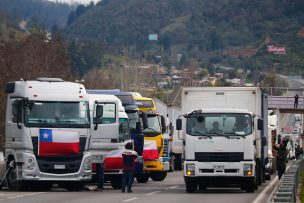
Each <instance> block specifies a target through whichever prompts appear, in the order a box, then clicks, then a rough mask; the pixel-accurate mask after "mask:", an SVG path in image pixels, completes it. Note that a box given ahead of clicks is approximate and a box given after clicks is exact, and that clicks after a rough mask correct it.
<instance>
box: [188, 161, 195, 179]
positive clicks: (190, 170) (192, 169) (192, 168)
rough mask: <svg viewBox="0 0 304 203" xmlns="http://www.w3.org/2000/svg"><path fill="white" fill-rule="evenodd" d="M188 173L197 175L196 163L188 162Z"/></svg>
mask: <svg viewBox="0 0 304 203" xmlns="http://www.w3.org/2000/svg"><path fill="white" fill-rule="evenodd" d="M186 174H187V175H188V176H193V175H195V164H186Z"/></svg>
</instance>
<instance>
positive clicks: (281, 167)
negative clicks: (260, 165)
mask: <svg viewBox="0 0 304 203" xmlns="http://www.w3.org/2000/svg"><path fill="white" fill-rule="evenodd" d="M287 143H288V140H283V141H282V142H281V143H280V145H279V146H277V145H276V146H275V147H274V149H276V150H277V151H278V152H277V157H276V167H277V171H278V176H279V180H280V179H281V177H282V175H283V174H284V173H285V170H286V162H287V154H288V151H287V149H286V146H287Z"/></svg>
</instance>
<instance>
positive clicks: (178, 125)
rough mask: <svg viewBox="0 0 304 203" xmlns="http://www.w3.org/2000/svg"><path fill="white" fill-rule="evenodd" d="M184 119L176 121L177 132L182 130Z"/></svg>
mask: <svg viewBox="0 0 304 203" xmlns="http://www.w3.org/2000/svg"><path fill="white" fill-rule="evenodd" d="M182 124H183V123H182V119H180V118H179V119H176V130H182Z"/></svg>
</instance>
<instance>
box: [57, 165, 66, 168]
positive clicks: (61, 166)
mask: <svg viewBox="0 0 304 203" xmlns="http://www.w3.org/2000/svg"><path fill="white" fill-rule="evenodd" d="M54 169H65V165H54Z"/></svg>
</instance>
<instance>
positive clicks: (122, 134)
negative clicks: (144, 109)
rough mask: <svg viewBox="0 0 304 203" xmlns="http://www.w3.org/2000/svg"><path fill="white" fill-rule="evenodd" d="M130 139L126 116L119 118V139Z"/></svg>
mask: <svg viewBox="0 0 304 203" xmlns="http://www.w3.org/2000/svg"><path fill="white" fill-rule="evenodd" d="M128 139H130V135H129V121H128V119H127V118H119V140H120V141H125V140H128Z"/></svg>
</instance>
